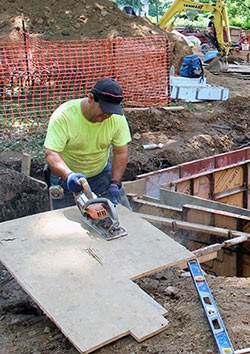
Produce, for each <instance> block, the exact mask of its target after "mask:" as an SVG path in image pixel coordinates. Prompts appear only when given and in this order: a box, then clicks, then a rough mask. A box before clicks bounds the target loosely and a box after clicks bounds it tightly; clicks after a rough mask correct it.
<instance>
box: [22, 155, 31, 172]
mask: <svg viewBox="0 0 250 354" xmlns="http://www.w3.org/2000/svg"><path fill="white" fill-rule="evenodd" d="M30 165H31V155H30V154H27V153H26V152H24V153H23V157H22V166H21V173H23V174H24V175H26V176H30Z"/></svg>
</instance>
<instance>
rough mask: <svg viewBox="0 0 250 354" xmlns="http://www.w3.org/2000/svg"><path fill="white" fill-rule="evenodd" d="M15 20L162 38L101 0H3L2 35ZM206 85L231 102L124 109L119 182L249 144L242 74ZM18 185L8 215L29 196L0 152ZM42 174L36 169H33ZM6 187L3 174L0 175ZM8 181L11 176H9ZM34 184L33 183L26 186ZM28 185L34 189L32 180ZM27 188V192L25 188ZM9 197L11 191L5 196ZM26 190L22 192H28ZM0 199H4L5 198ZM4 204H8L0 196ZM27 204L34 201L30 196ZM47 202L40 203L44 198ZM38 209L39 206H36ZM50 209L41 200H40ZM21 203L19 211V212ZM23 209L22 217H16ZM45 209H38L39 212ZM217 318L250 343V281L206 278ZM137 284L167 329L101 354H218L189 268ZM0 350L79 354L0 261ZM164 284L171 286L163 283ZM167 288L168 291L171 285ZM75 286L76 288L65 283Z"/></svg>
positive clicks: (242, 343)
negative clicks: (163, 314)
mask: <svg viewBox="0 0 250 354" xmlns="http://www.w3.org/2000/svg"><path fill="white" fill-rule="evenodd" d="M22 16H23V18H24V20H25V25H26V27H27V30H28V31H29V33H31V34H32V35H36V36H39V37H40V38H43V39H46V40H57V39H84V38H102V37H107V36H137V35H142V36H148V35H152V34H159V33H160V34H163V33H164V34H165V32H163V31H162V30H160V29H159V28H157V27H156V26H154V25H152V24H151V23H150V22H149V20H148V19H146V18H143V17H136V18H134V17H130V16H128V15H127V14H125V13H123V12H122V11H120V10H119V9H118V8H117V5H116V4H114V3H112V2H111V1H108V0H98V1H94V2H92V1H87V0H61V1H60V2H58V1H56V0H41V1H39V2H36V4H35V6H34V1H32V0H25V1H24V0H2V1H1V16H0V30H1V34H2V35H7V34H8V35H9V34H10V33H11V35H13V36H14V35H15V33H16V32H18V31H20V30H21V19H22ZM167 36H168V38H170V40H171V63H174V64H175V65H176V67H178V65H179V63H180V60H181V58H182V57H183V56H185V55H187V54H189V53H190V48H188V47H187V46H186V45H185V43H184V42H183V40H181V39H179V38H177V37H176V36H173V35H171V34H168V35H167ZM205 75H206V78H207V83H209V84H212V85H216V86H223V87H228V88H229V89H230V98H229V100H228V101H225V102H219V101H217V102H216V101H214V102H202V103H197V104H186V103H180V102H178V104H179V105H180V104H183V107H184V110H182V111H166V110H164V109H160V108H149V109H148V110H145V111H127V112H126V116H127V118H128V121H129V125H130V128H131V133H132V135H133V141H132V143H131V144H130V147H129V163H128V168H127V171H126V173H125V176H124V179H134V178H135V176H136V175H138V174H140V173H144V172H147V171H152V170H155V169H159V168H163V167H166V166H170V165H175V164H178V163H182V162H187V161H191V160H194V159H197V158H203V157H207V156H210V155H213V154H218V153H222V152H226V151H230V150H234V149H237V148H240V147H243V146H247V145H248V144H249V142H250V133H249V131H250V129H249V124H250V118H249V111H250V100H249V97H250V85H249V81H248V80H241V79H237V78H235V77H233V76H232V77H228V76H224V75H218V76H216V75H213V74H211V73H209V72H207V71H206V72H205ZM150 143H157V144H159V143H162V144H164V147H163V148H162V149H156V150H144V148H143V145H144V144H150ZM0 160H1V162H2V165H1V166H3V165H4V166H5V168H6V169H8V173H9V176H11V178H12V180H15V183H13V184H12V190H11V192H12V193H14V192H15V190H14V188H13V185H15V186H16V193H14V194H15V195H14V196H13V200H12V202H13V204H12V207H11V203H10V202H8V201H7V198H6V193H4V192H2V197H3V198H4V199H5V200H4V202H5V203H7V204H5V205H4V206H3V207H6V205H7V208H9V210H12V212H13V214H12V216H11V215H9V216H10V217H9V218H15V217H20V216H23V215H24V214H25V213H26V214H27V215H28V214H31V213H33V212H36V211H37V212H39V210H34V209H33V210H31V208H30V205H29V206H27V207H26V209H27V210H24V208H25V205H26V203H24V202H22V203H20V204H19V206H17V205H15V200H21V201H24V200H25V198H26V199H27V200H29V199H28V198H27V194H29V193H30V192H29V191H28V190H27V189H23V190H22V188H21V187H20V186H21V185H22V184H21V183H20V174H18V173H14V172H13V171H12V172H10V171H9V169H15V170H18V169H20V156H19V157H18V158H17V159H15V158H12V159H11V158H10V157H9V158H8V157H7V158H5V159H4V158H3V155H1V158H0ZM32 175H33V176H35V177H39V178H40V176H41V166H38V168H37V166H36V168H35V169H33V170H32ZM0 179H1V186H3V190H7V189H5V188H6V187H5V184H6V181H9V180H10V178H6V170H5V171H4V170H3V169H2V173H1V174H0ZM8 183H9V182H8ZM30 188H31V186H30ZM32 188H34V186H32ZM32 188H31V189H32ZM7 194H8V195H9V197H10V189H9V192H8V193H7ZM25 195H26V197H25ZM2 201H3V199H2ZM6 201H7V202H6ZM28 203H29V204H30V203H32V205H33V201H32V202H30V200H29V202H28ZM44 203H47V201H44ZM40 204H41V205H42V204H43V203H42V202H40ZM46 205H47V204H46ZM22 208H23V209H22ZM20 209H21V213H20ZM41 211H43V210H41ZM208 281H209V284H210V286H211V289H212V290H213V293H214V296H215V299H216V301H217V304H218V307H219V309H220V311H221V315H222V317H223V320H224V322H225V325H226V327H227V329H228V332H229V335H230V337H231V340H232V342H233V345H234V346H235V348H236V349H238V348H244V347H249V346H250V343H249V338H250V324H249V316H248V313H249V296H250V282H249V279H248V278H246V279H239V278H238V279H237V278H224V277H213V276H210V275H209V276H208ZM138 283H139V285H140V286H141V287H142V288H143V289H144V290H145V291H146V292H147V293H149V294H150V295H151V296H153V298H155V299H156V300H157V301H158V302H159V303H160V304H161V305H163V306H164V307H165V308H166V309H167V310H168V315H167V318H168V319H169V321H170V326H169V328H168V329H167V330H165V331H164V332H162V333H161V334H159V335H157V336H154V337H153V338H151V339H148V340H146V341H145V342H143V343H137V342H136V341H135V340H133V339H132V338H131V337H129V336H128V337H126V338H123V339H120V340H119V341H116V342H115V343H113V344H111V345H108V346H106V347H104V348H102V349H100V350H97V351H96V353H98V354H111V353H122V354H132V353H133V354H138V353H151V354H152V353H153V354H163V353H166V354H167V353H168V354H176V353H184V354H185V353H189V354H191V353H192V354H206V353H215V352H216V347H215V344H214V342H213V339H212V336H211V334H210V331H209V327H208V324H207V322H206V319H205V316H204V314H203V311H202V309H201V306H200V304H199V301H198V298H197V295H196V292H195V290H194V286H193V284H192V281H191V279H190V277H189V275H188V273H187V272H180V271H178V270H176V269H169V270H167V271H164V272H161V273H159V274H156V275H155V276H152V277H148V278H144V279H142V280H140V281H139V282H138ZM0 285H1V287H0V332H1V337H0V338H1V339H0V353H1V354H14V353H25V354H29V353H30V354H31V353H33V354H42V353H46V354H47V353H51V354H56V353H57V354H58V353H60V354H63V353H68V354H76V353H77V351H76V349H75V348H74V347H73V345H72V344H71V343H69V342H68V340H67V339H66V338H65V337H64V336H63V335H62V333H61V332H60V331H59V330H58V329H57V328H56V327H55V326H54V325H53V324H52V322H50V320H49V319H48V318H47V317H46V316H44V315H43V314H41V312H40V311H39V310H38V309H37V307H36V306H35V304H34V303H33V302H32V300H31V299H30V297H28V296H27V295H26V294H25V293H24V292H23V291H22V290H21V288H20V287H19V286H18V284H17V283H16V281H15V280H14V278H13V277H11V275H10V273H9V272H8V271H7V270H6V269H5V268H4V267H1V272H0ZM169 287H171V288H169ZM169 289H172V290H171V291H169ZM72 290H73V289H72Z"/></svg>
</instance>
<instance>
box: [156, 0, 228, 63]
mask: <svg viewBox="0 0 250 354" xmlns="http://www.w3.org/2000/svg"><path fill="white" fill-rule="evenodd" d="M189 10H197V11H199V12H200V11H204V12H208V13H210V14H211V15H212V16H213V17H214V21H213V24H214V29H215V31H214V33H215V38H210V39H211V41H213V39H214V41H213V44H214V45H215V46H216V48H217V50H218V52H219V58H220V61H221V63H223V64H222V65H220V69H224V70H225V68H226V65H225V63H227V57H228V55H229V52H230V49H231V47H232V42H231V36H230V29H229V22H228V14H227V8H226V6H225V4H224V3H223V1H222V0H217V1H215V3H214V4H209V3H203V2H198V1H195V0H175V1H174V3H173V4H172V5H171V6H170V8H169V9H168V10H167V11H166V12H165V14H164V15H163V16H162V18H161V19H160V21H159V22H158V24H157V25H158V26H159V27H160V28H162V29H166V30H167V31H171V29H172V27H173V22H174V20H175V19H176V17H177V16H178V15H179V14H181V13H185V12H187V11H189Z"/></svg>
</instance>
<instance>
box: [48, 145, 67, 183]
mask: <svg viewBox="0 0 250 354" xmlns="http://www.w3.org/2000/svg"><path fill="white" fill-rule="evenodd" d="M46 161H47V164H48V165H49V168H50V170H51V172H52V173H53V174H54V175H56V176H58V177H61V178H63V179H66V176H67V175H68V174H69V173H70V172H71V170H70V168H69V167H68V166H67V165H66V163H65V162H64V161H63V159H62V157H61V156H60V154H59V153H58V152H55V151H52V150H48V149H47V150H46Z"/></svg>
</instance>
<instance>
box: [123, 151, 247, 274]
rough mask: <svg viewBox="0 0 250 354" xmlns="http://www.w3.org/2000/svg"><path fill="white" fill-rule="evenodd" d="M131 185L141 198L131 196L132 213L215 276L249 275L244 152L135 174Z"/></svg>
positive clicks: (245, 155)
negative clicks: (190, 253) (141, 215)
mask: <svg viewBox="0 0 250 354" xmlns="http://www.w3.org/2000/svg"><path fill="white" fill-rule="evenodd" d="M136 183H137V185H138V184H139V183H141V184H140V186H141V187H143V188H141V189H140V190H141V191H143V193H144V196H143V198H138V195H137V196H135V195H134V196H133V198H132V205H133V208H134V210H136V211H138V212H140V213H144V214H146V213H147V214H148V216H145V217H147V218H148V220H151V222H152V223H153V224H157V225H158V227H160V228H161V230H164V231H165V232H166V233H169V234H172V235H173V236H174V237H175V239H177V240H178V241H179V242H182V244H184V246H185V247H187V248H188V249H190V250H192V251H194V250H196V251H197V255H199V256H200V257H203V259H204V261H206V260H209V262H210V263H207V268H208V269H210V270H212V269H213V271H214V272H215V273H216V274H223V275H229V276H235V275H237V276H249V275H250V241H249V237H250V212H248V209H249V208H250V148H245V149H241V150H236V151H233V152H228V153H225V154H220V155H215V156H212V157H208V158H206V159H202V160H196V161H192V162H189V163H185V164H180V165H177V166H174V167H170V168H166V169H162V170H159V171H154V172H150V173H147V174H144V175H140V176H138V180H137V181H136ZM131 187H132V186H131V185H130V186H129V188H128V191H130V190H131ZM133 192H135V191H133ZM167 193H168V195H166V194H167ZM169 193H174V194H175V195H176V196H178V198H176V205H175V196H173V197H172V198H171V199H172V200H171V202H170V200H169ZM140 195H141V194H140ZM170 196H171V195H170ZM185 196H186V197H185ZM150 198H151V201H150ZM192 198H194V199H192ZM145 199H146V200H147V201H145ZM177 199H178V203H177ZM180 199H182V202H181V203H180ZM200 201H201V203H200ZM206 201H207V202H206ZM212 201H213V203H214V204H212V203H211V202H212ZM196 202H197V204H196ZM206 203H207V205H208V207H206ZM160 204H161V205H160ZM180 204H181V205H180ZM217 205H220V206H219V207H217ZM223 205H224V206H225V207H223ZM230 206H231V207H230ZM152 215H154V216H155V217H152ZM157 218H158V219H157ZM180 220H181V222H182V223H181V222H180ZM174 225H175V226H176V225H178V226H177V231H178V232H179V233H178V232H176V230H174ZM199 225H200V226H199ZM201 225H202V227H203V228H202V227H201ZM180 230H181V232H180ZM223 230H225V231H226V233H224V232H223ZM235 232H236V233H237V232H239V233H241V234H238V235H237V234H235ZM237 236H238V237H237ZM234 237H236V238H237V241H234ZM213 245H216V247H215V246H214V247H212V246H213ZM202 249H204V252H203V251H202ZM204 255H206V256H205V257H204ZM205 267H206V266H205Z"/></svg>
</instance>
